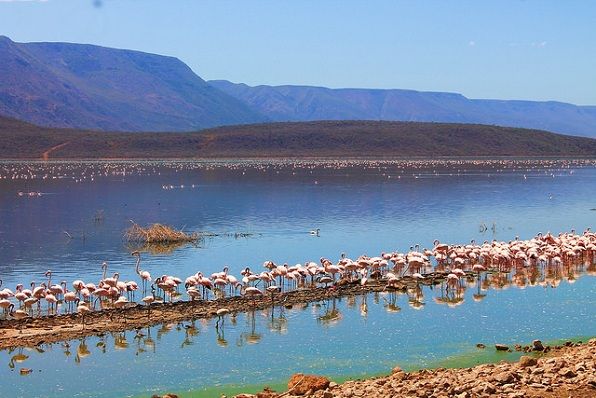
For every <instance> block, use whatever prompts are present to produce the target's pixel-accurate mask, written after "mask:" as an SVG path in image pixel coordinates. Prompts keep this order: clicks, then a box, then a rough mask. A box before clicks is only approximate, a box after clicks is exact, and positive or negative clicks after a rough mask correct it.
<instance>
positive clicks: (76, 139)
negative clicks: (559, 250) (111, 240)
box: [0, 118, 596, 159]
mask: <svg viewBox="0 0 596 398" xmlns="http://www.w3.org/2000/svg"><path fill="white" fill-rule="evenodd" d="M44 154H45V156H44ZM325 156H337V157H375V158H379V157H411V156H431V157H436V156H596V139H590V138H582V137H570V136H564V135H559V134H553V133H548V132H544V131H537V130H525V129H518V128H507V127H496V126H483V125H471V124H446V123H414V122H373V121H340V122H337V121H326V122H302V123H270V124H257V125H242V126H231V127H219V128H213V129H208V130H203V131H198V132H193V133H174V132H172V133H119V132H93V131H83V130H67V129H51V128H42V127H37V126H33V125H30V124H27V123H23V122H19V121H16V120H12V119H7V118H0V158H4V159H7V158H10V159H14V158H21V159H40V158H47V159H60V158H62V159H75V158H214V157H226V158H243V157H325Z"/></svg>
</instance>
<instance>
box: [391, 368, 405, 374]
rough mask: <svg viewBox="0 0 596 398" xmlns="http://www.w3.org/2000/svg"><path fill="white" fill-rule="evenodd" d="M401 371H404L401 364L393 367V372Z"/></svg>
mask: <svg viewBox="0 0 596 398" xmlns="http://www.w3.org/2000/svg"><path fill="white" fill-rule="evenodd" d="M400 372H403V370H402V369H401V368H400V367H399V366H396V367H394V368H393V369H391V373H400Z"/></svg>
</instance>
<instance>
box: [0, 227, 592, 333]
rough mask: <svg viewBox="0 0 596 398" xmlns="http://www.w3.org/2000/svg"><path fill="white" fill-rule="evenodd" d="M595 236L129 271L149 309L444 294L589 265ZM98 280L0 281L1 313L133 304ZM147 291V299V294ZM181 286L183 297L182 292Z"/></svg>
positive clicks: (115, 281) (119, 289)
mask: <svg viewBox="0 0 596 398" xmlns="http://www.w3.org/2000/svg"><path fill="white" fill-rule="evenodd" d="M595 254H596V233H594V232H591V231H590V229H587V230H586V231H584V232H583V233H581V234H576V233H575V231H573V230H572V231H571V232H567V233H561V234H559V235H553V234H550V233H547V234H541V233H539V234H538V235H536V236H535V237H533V238H532V239H529V240H520V239H518V238H517V237H516V238H515V239H514V240H512V241H509V242H500V241H496V240H495V241H492V242H489V241H485V242H483V243H482V244H476V242H474V241H471V242H470V243H469V244H466V245H451V244H446V243H442V242H439V241H438V240H435V241H434V242H433V247H432V248H431V249H420V247H419V246H418V245H416V246H412V247H410V250H409V251H408V252H406V253H400V252H383V253H381V254H380V255H379V256H375V257H369V256H366V255H362V256H360V257H358V258H356V259H350V258H348V257H347V256H346V255H345V254H343V253H342V254H341V255H340V258H339V259H338V260H337V261H335V262H333V261H331V260H330V259H327V258H320V259H319V261H317V262H314V261H308V262H305V263H304V264H296V265H292V266H290V265H288V264H276V263H274V262H273V261H271V260H268V261H265V262H264V263H263V264H262V268H261V270H253V269H252V268H251V267H245V268H244V269H242V271H241V272H240V276H239V277H236V276H234V275H232V274H231V273H230V270H229V267H227V266H226V267H224V268H223V269H222V271H221V272H215V273H212V274H211V275H210V276H206V275H205V274H203V273H202V272H201V271H198V272H196V273H195V274H193V275H190V276H188V277H187V278H185V280H184V281H183V280H182V279H181V278H178V277H176V276H172V275H161V276H159V277H157V278H154V279H153V278H152V276H151V274H150V273H149V272H148V271H145V270H142V269H141V268H140V263H141V253H140V252H138V251H135V252H133V253H132V256H134V257H136V264H135V271H136V274H137V276H138V279H139V282H140V283H141V287H142V291H143V294H144V297H143V298H141V300H140V301H141V302H143V303H144V305H146V306H147V308H148V314H149V313H150V306H151V305H152V304H153V303H157V302H167V301H170V302H172V301H174V300H179V299H180V297H182V296H183V295H184V294H186V295H187V296H188V298H189V300H190V301H195V300H217V299H220V298H223V297H233V296H238V295H239V296H242V297H245V298H247V299H248V300H256V299H257V298H260V297H262V296H264V295H267V294H271V299H272V300H273V297H274V295H275V294H276V293H281V292H288V291H292V290H296V289H309V288H317V287H325V288H335V287H336V286H339V285H342V284H360V285H367V284H370V283H374V284H384V285H385V287H386V289H391V288H395V287H397V286H398V285H399V283H400V281H402V280H403V279H404V278H408V279H409V280H413V281H415V283H416V284H418V283H420V282H422V281H424V280H425V279H427V278H429V277H432V278H433V279H434V278H439V279H441V280H442V281H444V285H445V290H446V291H447V292H450V291H451V292H453V291H456V290H458V289H460V288H461V287H462V279H463V278H466V277H477V278H478V280H480V276H481V274H482V273H486V272H491V273H497V274H509V273H512V272H514V271H519V270H523V269H530V268H532V267H543V268H548V267H553V266H554V267H559V266H565V265H571V264H578V263H581V264H588V266H591V265H593V264H594V262H595V260H596V259H595V257H596V255H595ZM101 269H102V271H103V274H102V278H101V279H100V280H99V282H98V283H97V284H95V283H91V282H87V283H86V282H84V281H83V280H80V279H77V280H75V281H73V282H72V284H71V286H72V290H70V289H69V286H68V283H67V282H66V281H61V282H60V283H52V277H53V273H52V271H51V270H48V271H47V272H46V273H45V274H44V276H45V277H46V278H47V280H46V281H44V282H42V283H40V284H39V285H38V284H36V282H31V283H30V284H29V287H30V288H25V285H24V284H18V285H16V287H15V290H14V292H13V291H12V290H11V289H8V288H3V289H2V280H0V311H2V313H3V315H4V318H5V319H7V318H13V319H23V318H26V317H33V316H42V315H44V314H46V313H47V314H48V315H51V314H59V313H60V312H61V311H62V312H64V313H73V312H75V311H76V312H78V313H80V314H81V315H82V317H83V325H84V316H85V315H86V314H88V313H90V312H92V311H98V310H103V309H110V308H114V309H122V308H126V307H128V306H134V305H136V302H135V293H136V291H137V290H139V285H138V284H137V281H133V280H129V281H123V280H120V274H119V273H118V272H116V273H113V274H112V275H111V276H109V275H108V273H107V271H108V264H107V263H106V262H104V263H102V264H101ZM148 289H150V294H149V295H147V290H148ZM182 289H184V291H183V292H181V290H182Z"/></svg>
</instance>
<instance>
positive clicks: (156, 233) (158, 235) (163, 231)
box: [125, 221, 199, 244]
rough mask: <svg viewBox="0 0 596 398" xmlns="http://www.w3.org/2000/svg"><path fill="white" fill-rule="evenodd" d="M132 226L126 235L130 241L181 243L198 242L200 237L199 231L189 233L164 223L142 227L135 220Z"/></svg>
mask: <svg viewBox="0 0 596 398" xmlns="http://www.w3.org/2000/svg"><path fill="white" fill-rule="evenodd" d="M131 222H132V226H131V227H130V228H129V229H128V230H126V233H125V237H126V239H127V240H128V241H129V242H138V243H149V244H151V243H161V244H163V243H181V242H196V241H197V240H198V239H199V235H198V234H197V233H191V234H187V233H185V232H182V231H177V230H175V229H174V228H172V227H169V226H167V225H163V224H153V225H150V226H148V227H146V228H143V227H141V226H140V225H138V224H137V223H135V222H134V221H131Z"/></svg>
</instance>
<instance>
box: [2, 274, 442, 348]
mask: <svg viewBox="0 0 596 398" xmlns="http://www.w3.org/2000/svg"><path fill="white" fill-rule="evenodd" d="M441 280H442V279H441V278H440V277H439V276H438V275H437V278H432V279H428V280H426V281H424V283H425V284H437V283H440V281H441ZM415 285H416V281H414V280H411V279H409V278H404V279H403V281H402V282H400V283H399V284H397V285H394V286H393V287H392V288H391V289H392V290H393V291H405V290H407V289H408V287H415ZM387 289H388V288H387V286H386V285H385V284H367V285H365V286H361V285H360V284H359V283H356V284H345V285H341V286H338V285H335V286H333V287H329V288H323V287H319V288H307V289H300V290H294V291H290V292H287V293H275V294H268V293H267V294H264V295H262V296H257V297H240V296H236V297H228V298H221V299H217V300H211V301H203V300H195V301H179V302H173V303H153V304H151V305H150V307H148V306H145V305H140V304H134V303H131V304H130V306H128V307H126V308H122V309H105V310H101V311H93V312H90V313H88V314H86V315H85V316H84V319H83V316H82V315H81V314H66V315H50V316H43V317H38V318H25V319H18V320H17V319H10V320H2V321H0V349H5V348H11V347H22V346H35V345H38V344H41V343H52V342H57V341H62V340H70V339H78V338H81V337H85V336H91V335H97V334H101V333H105V332H118V331H124V330H128V329H133V328H140V327H147V326H151V325H155V324H160V323H169V322H180V321H184V320H189V319H199V318H212V317H217V316H218V315H217V311H218V310H221V309H227V310H228V311H229V313H240V312H247V311H253V310H260V309H265V308H268V307H272V306H279V305H283V306H286V307H291V306H292V305H297V304H302V303H310V302H316V301H321V300H325V299H329V298H333V297H343V296H350V295H361V294H366V293H370V292H380V291H383V290H387Z"/></svg>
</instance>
